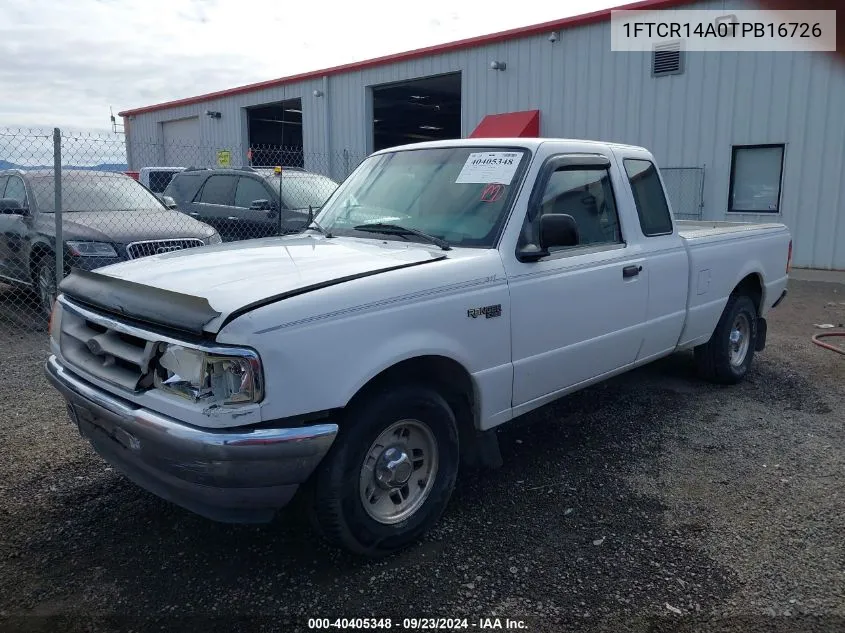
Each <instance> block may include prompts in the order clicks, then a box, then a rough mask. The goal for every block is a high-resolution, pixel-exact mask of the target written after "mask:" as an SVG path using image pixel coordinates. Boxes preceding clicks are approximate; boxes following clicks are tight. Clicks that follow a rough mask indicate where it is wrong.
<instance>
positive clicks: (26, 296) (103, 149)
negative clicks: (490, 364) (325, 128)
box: [0, 129, 363, 346]
mask: <svg viewBox="0 0 845 633" xmlns="http://www.w3.org/2000/svg"><path fill="white" fill-rule="evenodd" d="M132 150H133V151H132V157H133V161H134V163H135V165H138V166H139V168H138V169H135V170H132V169H130V167H131V166H130V165H128V164H127V158H126V156H127V152H126V142H125V139H124V137H123V136H121V135H114V134H75V133H70V132H62V131H60V130H51V131H43V130H23V129H0V345H2V346H5V344H6V343H7V342H9V341H12V340H14V339H15V338H16V337H18V336H19V334H20V333H21V332H44V331H45V330H46V328H47V325H48V320H49V313H50V309H51V305H52V302H53V301H54V299H55V295H56V285H57V281H58V280H60V279H61V278H62V277H64V276H66V275H67V274H68V273H69V272H70V271H71V269H73V268H81V269H85V270H94V269H96V268H99V267H101V266H107V265H109V264H114V263H118V262H122V261H127V260H134V259H138V258H142V257H148V256H151V255H156V254H162V253H167V252H171V251H175V250H183V249H187V248H193V247H197V246H202V245H205V244H213V243H219V242H232V241H238V240H248V239H255V238H262V237H270V236H276V235H284V234H289V233H296V232H299V231H301V230H302V229H303V228H304V227H305V226H307V225H308V223H309V219H310V218H311V217H312V216H313V215H316V213H317V212H318V211H319V209H320V207H321V206H322V205H323V203H324V202H325V200H326V199H327V198H328V197H329V195H330V194H331V193H332V192H333V191H334V189H335V188H336V187H337V186H338V184H339V182H340V181H342V180H343V179H344V178H345V177H346V176H347V175H348V174H349V173H350V172H351V171H352V170H353V169H354V168H355V167H357V165H358V164H359V163H360V161H361V160H362V159H363V156H356V155H353V154H351V153H350V152H348V151H340V152H337V153H336V154H332V155H327V154H318V153H307V152H304V151H303V150H302V149H301V148H284V147H272V146H259V147H253V148H250V149H249V151H247V152H244V153H243V154H245V155H243V156H239V155H236V153H235V152H232V151H230V150H221V149H220V148H216V147H205V146H199V145H190V144H170V145H166V146H163V145H161V144H160V143H154V142H150V143H139V142H138V141H136V140H133V141H132ZM165 159H166V160H165ZM57 244H61V245H63V248H56V245H57Z"/></svg>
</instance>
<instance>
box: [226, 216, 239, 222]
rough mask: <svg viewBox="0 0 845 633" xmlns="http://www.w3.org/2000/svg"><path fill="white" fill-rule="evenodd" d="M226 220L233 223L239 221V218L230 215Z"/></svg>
mask: <svg viewBox="0 0 845 633" xmlns="http://www.w3.org/2000/svg"><path fill="white" fill-rule="evenodd" d="M226 219H227V220H234V221H235V222H237V221H239V220H240V218H239V217H237V216H234V215H230V216H229V217H228V218H226Z"/></svg>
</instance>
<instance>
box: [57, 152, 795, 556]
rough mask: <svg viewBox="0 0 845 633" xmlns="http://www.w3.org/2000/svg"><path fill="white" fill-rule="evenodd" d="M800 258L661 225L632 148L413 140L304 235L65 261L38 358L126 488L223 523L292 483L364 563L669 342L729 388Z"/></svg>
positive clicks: (413, 534)
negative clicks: (555, 413) (540, 422)
mask: <svg viewBox="0 0 845 633" xmlns="http://www.w3.org/2000/svg"><path fill="white" fill-rule="evenodd" d="M791 251H792V241H791V238H790V233H789V231H788V230H787V228H786V227H785V226H784V225H783V224H779V223H765V224H747V223H746V224H743V223H731V222H678V221H675V220H674V219H673V216H672V212H671V206H670V203H669V201H668V200H667V198H666V194H665V188H664V186H663V181H662V178H661V175H660V171H659V169H658V167H657V166H656V163H655V160H654V158H653V156H652V155H651V153H649V152H648V151H647V150H646V149H643V148H641V147H631V146H626V145H616V144H609V143H599V142H593V141H586V140H562V139H523V138H520V139H465V140H453V141H438V142H431V143H421V144H414V145H407V146H401V147H395V148H391V149H387V150H383V151H379V152H376V153H374V154H372V155H371V156H369V157H368V158H367V159H366V160H365V161H363V163H361V164H360V165H359V166H358V168H357V169H356V170H355V171H354V172H353V173H352V174H351V175H350V176H349V177H348V178H347V179H346V180H345V181H344V182H343V183H342V184H341V185H340V186H339V187H338V189H337V190H336V191H335V192H334V193H333V194H332V195H331V197H330V198H329V199H328V201H327V202H326V204H325V205H324V206H323V208H322V209H321V210H320V211H319V213H318V214H316V215H315V216H314V221H313V222H312V223H311V224H310V225H309V226H308V228H306V229H305V230H303V231H302V232H301V233H299V234H294V235H288V236H282V237H270V238H265V239H260V240H252V241H249V242H242V243H238V242H233V243H224V244H218V245H209V246H200V247H197V248H193V249H190V250H185V251H179V252H171V253H164V254H160V255H153V256H151V257H146V258H144V259H143V260H142V261H127V262H123V263H117V264H113V265H109V266H107V267H104V268H100V269H97V270H95V271H83V270H78V271H74V272H73V273H72V274H70V275H69V276H68V277H67V278H65V279H64V281H63V282H62V283H61V286H60V295H59V297H58V301H57V302H56V307H55V309H54V311H53V313H52V319H51V324H50V336H51V350H52V353H51V356H50V358H49V359H48V361H47V363H46V373H47V376H48V377H49V379H50V381H51V382H52V384H53V385H54V386H55V387H56V388H57V389H58V390H59V391H60V392H61V393H62V395H63V396H64V397H65V399H66V400H67V403H68V410H69V414H70V419H71V420H72V421H73V423H75V424H76V425H78V428H79V431H80V432H81V434H82V436H83V437H85V438H87V440H88V441H90V443H91V444H92V445H93V447H94V449H95V450H96V451H97V452H98V453H99V454H100V455H101V456H102V457H103V458H104V459H105V460H106V461H108V462H110V463H111V464H113V465H114V466H115V467H116V468H117V469H118V470H120V471H121V472H123V473H124V474H125V475H126V476H127V477H128V478H129V479H131V480H132V481H134V482H135V483H137V484H138V485H139V486H142V487H143V488H145V489H147V490H149V491H151V492H153V493H155V494H156V495H159V496H160V497H163V498H164V499H167V500H169V501H171V502H173V503H175V504H178V505H180V506H183V507H184V508H187V509H189V510H192V511H194V512H196V513H199V514H201V515H204V516H205V517H208V518H210V519H214V520H218V521H226V522H267V521H269V520H271V519H272V517H273V516H274V514H275V513H276V511H277V510H278V509H280V508H282V507H283V506H285V505H286V504H288V503H289V502H290V501H291V500H292V499H293V498H294V496H295V495H296V498H297V499H298V500H299V501H301V502H302V503H303V504H304V505H303V508H304V509H305V510H306V511H307V512H308V513H309V514H310V515H311V517H312V519H313V521H314V524H315V526H316V527H317V528H318V532H319V533H320V534H322V535H323V536H324V537H325V538H326V539H328V540H329V541H330V542H331V543H334V544H336V545H338V546H342V547H344V548H346V549H349V550H351V551H353V552H356V553H360V554H363V555H370V556H380V555H385V554H387V553H390V552H393V551H395V550H397V549H400V548H402V547H405V546H407V545H409V544H410V543H412V542H414V541H415V540H416V539H418V538H419V537H420V536H421V535H422V534H423V533H424V532H426V531H427V530H428V529H429V528H430V527H431V526H432V525H433V524H434V523H435V522H436V521H437V520H438V517H439V516H440V515H441V514H442V512H443V511H444V509H445V508H446V506H447V503H448V501H449V498H450V495H451V493H452V490H453V488H454V486H455V480H456V475H457V473H458V467H459V464H461V463H462V462H463V463H480V464H482V465H483V464H495V463H496V462H497V461H499V460H500V459H501V457H500V456H499V455H498V452H497V449H498V445H497V444H496V441H495V432H496V429H497V427H499V426H500V425H502V424H505V423H507V422H509V421H510V420H512V419H514V418H516V417H518V416H520V415H522V414H524V413H527V412H529V411H531V410H533V409H536V408H537V407H540V406H542V405H544V404H546V403H548V402H551V401H553V400H556V399H558V398H560V397H561V396H565V395H566V394H569V393H572V392H573V391H576V390H578V389H582V388H584V387H587V386H588V385H592V384H594V383H597V382H599V381H602V380H605V379H607V378H610V377H611V376H615V375H617V374H620V373H622V372H625V371H628V370H630V369H633V368H635V367H639V366H641V365H644V364H646V363H649V362H652V361H654V360H656V359H658V358H661V357H664V356H667V355H669V354H672V353H674V352H677V351H679V350H692V351H693V353H692V354H690V356H691V361H690V362H694V363H695V365H696V367H697V369H698V372H699V373H700V375H701V376H702V377H703V378H704V379H707V380H710V381H714V382H717V383H723V384H730V383H737V382H739V381H741V380H742V379H743V378H744V377H745V376H746V375H747V374H748V372H749V371H751V367H752V361H753V358H754V355H755V353H756V352H760V351H761V350H762V349H763V348H764V346H765V342H766V315H767V314H768V312H769V310H771V309H772V308H774V307H775V306H777V305H778V304H779V303H780V302H781V301H782V300H783V298H784V296H785V295H786V285H787V278H788V273H789V268H790V262H791Z"/></svg>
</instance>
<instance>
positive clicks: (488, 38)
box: [118, 0, 695, 117]
mask: <svg viewBox="0 0 845 633" xmlns="http://www.w3.org/2000/svg"><path fill="white" fill-rule="evenodd" d="M694 1H695V0H641V1H640V2H632V3H630V4H625V5H621V6H618V7H613V8H611V9H602V10H601V11H593V12H592V13H583V14H581V15H574V16H571V17H568V18H563V19H560V20H553V21H551V22H543V23H541V24H534V25H531V26H523V27H519V28H516V29H510V30H508V31H499V32H498V33H491V34H489V35H479V36H477V37H470V38H468V39H463V40H457V41H455V42H448V43H446V44H437V45H435V46H427V47H425V48H418V49H415V50H412V51H406V52H404V53H395V54H393V55H385V56H384V57H376V58H374V59H368V60H365V61H361V62H353V63H351V64H343V65H341V66H333V67H331V68H325V69H323V70H314V71H309V72H306V73H300V74H298V75H290V76H289V77H282V78H280V79H271V80H269V81H261V82H259V83H254V84H248V85H246V86H239V87H237V88H229V89H227V90H219V91H217V92H209V93H207V94H202V95H197V96H195V97H187V98H185V99H177V100H176V101H167V102H165V103H158V104H156V105H151V106H145V107H142V108H135V109H133V110H124V111H122V112H119V113H118V116H122V117H126V116H130V115H133V114H144V113H145V112H154V111H156V110H164V109H166V108H175V107H178V106H186V105H192V104H195V103H202V102H205V101H210V100H212V99H220V98H222V97H231V96H233V95H238V94H243V93H245V92H255V91H256V90H263V89H265V88H275V87H276V86H282V85H284V84H289V83H296V82H299V81H305V80H308V79H319V78H321V77H324V76H331V75H338V74H341V73H346V72H352V71H358V70H364V69H365V68H371V67H373V66H382V65H385V64H395V63H397V62H404V61H408V60H410V59H415V58H417V57H424V56H425V55H442V54H444V53H450V52H452V51H457V50H461V49H464V48H472V47H475V46H484V45H486V44H494V43H497V42H504V41H507V40H513V39H518V38H521V37H528V36H529V35H538V34H541V33H548V32H549V31H558V30H561V29H566V28H572V27H575V26H583V25H586V24H593V23H594V22H602V21H604V20H609V19H610V12H611V11H618V10H621V9H626V10H633V9H638V10H646V9H649V10H652V9H670V8H672V7H677V6H682V5H685V4H690V3H692V2H694Z"/></svg>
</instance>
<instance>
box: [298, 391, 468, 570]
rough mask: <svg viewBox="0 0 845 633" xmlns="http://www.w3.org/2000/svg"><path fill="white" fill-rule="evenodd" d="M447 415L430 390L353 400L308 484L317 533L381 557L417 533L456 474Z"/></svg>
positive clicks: (451, 419)
mask: <svg viewBox="0 0 845 633" xmlns="http://www.w3.org/2000/svg"><path fill="white" fill-rule="evenodd" d="M458 460H459V446H458V430H457V424H456V422H455V415H454V413H453V411H452V409H451V408H450V407H449V405H448V403H447V402H446V400H445V399H444V398H443V397H442V396H441V395H440V394H439V393H437V392H436V391H435V390H433V389H431V388H429V387H426V386H422V385H418V386H402V387H391V388H389V389H388V390H386V391H381V392H380V393H375V394H372V395H371V396H369V397H365V399H364V400H363V401H362V402H360V403H358V404H357V405H353V407H352V408H351V409H350V411H349V412H348V414H347V415H346V417H345V418H344V420H343V421H342V423H341V429H340V433H339V434H338V437H337V438H336V439H335V442H334V444H333V446H332V449H331V451H330V452H329V454H328V455H326V458H325V459H324V460H323V463H322V464H321V466H320V468H319V469H318V471H317V472H316V473H315V475H314V477H313V479H312V481H311V482H309V487H308V488H309V493H310V494H309V504H310V505H311V510H312V513H311V514H312V519H313V520H314V521H315V522H316V523H317V525H316V527H317V530H318V532H319V533H320V534H321V535H322V536H324V537H325V538H326V539H327V540H328V541H330V542H331V543H333V544H335V545H338V546H341V547H344V548H346V549H348V550H350V551H352V552H355V553H357V554H364V555H368V556H383V555H386V554H390V553H391V552H394V551H396V550H399V549H402V548H404V547H406V546H408V545H410V544H411V543H413V542H414V541H415V540H416V539H418V538H419V537H420V536H422V535H423V534H424V533H425V532H426V531H427V530H428V529H429V528H430V527H431V526H432V525H433V524H434V523H435V522H436V521H437V519H438V518H439V517H440V515H441V514H442V512H443V510H444V509H445V508H446V505H447V504H448V501H449V498H450V496H451V494H452V490H453V489H454V486H455V479H456V476H457V472H458Z"/></svg>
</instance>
